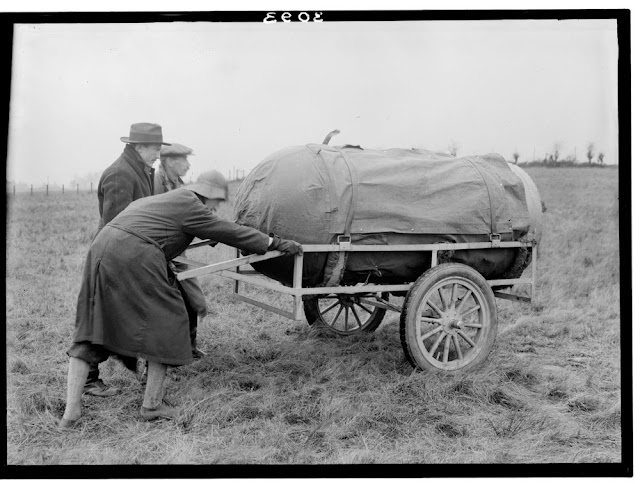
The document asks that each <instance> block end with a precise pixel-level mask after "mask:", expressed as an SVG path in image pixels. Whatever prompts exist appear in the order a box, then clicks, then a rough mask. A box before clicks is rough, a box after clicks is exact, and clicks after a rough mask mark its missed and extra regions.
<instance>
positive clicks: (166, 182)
mask: <svg viewBox="0 0 640 484" xmlns="http://www.w3.org/2000/svg"><path fill="white" fill-rule="evenodd" d="M156 171H157V172H158V174H159V175H160V182H161V183H162V186H163V187H165V189H166V190H167V191H169V190H174V189H176V188H180V187H181V186H182V185H184V181H183V180H182V178H180V177H179V176H176V177H175V178H171V177H170V176H169V173H168V172H167V170H165V169H164V166H162V164H161V165H160V166H159V167H158V169H157V170H156Z"/></svg>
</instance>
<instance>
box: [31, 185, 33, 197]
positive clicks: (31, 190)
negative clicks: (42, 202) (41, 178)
mask: <svg viewBox="0 0 640 484" xmlns="http://www.w3.org/2000/svg"><path fill="white" fill-rule="evenodd" d="M31 196H33V185H31Z"/></svg>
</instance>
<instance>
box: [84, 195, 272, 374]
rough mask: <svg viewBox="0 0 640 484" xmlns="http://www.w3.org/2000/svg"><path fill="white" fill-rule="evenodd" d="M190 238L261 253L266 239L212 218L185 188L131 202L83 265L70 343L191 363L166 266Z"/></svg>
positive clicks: (181, 308)
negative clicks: (210, 240)
mask: <svg viewBox="0 0 640 484" xmlns="http://www.w3.org/2000/svg"><path fill="white" fill-rule="evenodd" d="M194 237H199V238H201V239H212V240H215V241H219V242H222V243H224V244H227V245H231V246H234V247H237V248H239V249H242V250H244V251H247V252H251V253H257V254H263V253H265V252H266V251H267V248H268V245H269V237H268V236H267V235H266V234H264V233H262V232H260V231H258V230H255V229H252V228H250V227H243V226H240V225H237V224H235V223H233V222H230V221H226V220H223V219H221V218H220V217H218V216H217V215H215V214H214V213H212V212H211V211H210V210H209V209H208V208H207V207H206V206H205V205H204V204H203V203H202V202H201V201H200V199H199V198H198V197H197V196H196V195H195V194H194V193H193V192H192V191H190V190H189V189H187V188H178V189H176V190H172V191H170V192H167V193H165V194H162V195H157V196H153V197H146V198H141V199H139V200H136V201H134V202H132V203H131V204H130V205H129V206H128V207H127V208H126V209H124V210H123V211H122V212H121V213H120V214H119V215H118V216H117V217H115V218H114V219H113V220H112V221H111V222H110V223H108V224H107V225H105V226H104V228H103V229H102V230H101V231H100V232H99V233H98V235H97V236H96V238H95V239H94V241H93V242H92V244H91V247H90V248H89V253H88V255H87V259H86V261H85V266H84V271H83V278H82V286H81V289H80V294H79V295H78V305H77V313H76V330H75V334H74V337H73V341H74V342H82V341H88V342H90V343H93V344H98V345H102V346H104V347H105V348H106V349H107V350H109V351H111V352H113V353H116V354H120V355H125V356H131V357H136V356H137V357H140V358H144V359H146V360H149V361H155V362H159V363H164V364H167V365H176V366H177V365H184V364H188V363H190V362H191V361H192V356H191V342H190V337H189V322H188V316H187V310H186V307H185V305H184V301H183V299H182V296H181V295H180V291H179V289H178V286H177V282H176V281H175V278H174V277H173V275H172V274H171V272H170V271H169V269H168V268H167V262H168V261H170V260H171V259H173V258H174V257H176V256H177V255H179V254H181V253H182V252H183V251H184V250H185V249H186V248H187V247H188V245H189V244H190V243H191V241H192V240H193V239H194Z"/></svg>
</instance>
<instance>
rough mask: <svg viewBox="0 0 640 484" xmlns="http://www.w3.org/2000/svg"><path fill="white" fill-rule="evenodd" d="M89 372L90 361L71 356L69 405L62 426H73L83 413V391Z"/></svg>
mask: <svg viewBox="0 0 640 484" xmlns="http://www.w3.org/2000/svg"><path fill="white" fill-rule="evenodd" d="M88 374H89V363H87V362H86V361H84V360H81V359H79V358H74V357H73V356H71V357H69V372H68V374H67V406H66V408H65V410H64V415H63V416H62V420H60V425H59V426H60V427H61V428H69V427H72V426H73V425H74V424H75V423H76V420H78V419H79V418H80V416H81V415H82V401H81V400H82V392H83V390H84V384H85V382H86V381H87V375H88Z"/></svg>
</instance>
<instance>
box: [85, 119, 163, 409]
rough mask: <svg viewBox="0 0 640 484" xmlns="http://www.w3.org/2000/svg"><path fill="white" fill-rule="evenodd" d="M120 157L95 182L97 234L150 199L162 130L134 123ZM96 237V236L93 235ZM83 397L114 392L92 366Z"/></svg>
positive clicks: (96, 368)
mask: <svg viewBox="0 0 640 484" xmlns="http://www.w3.org/2000/svg"><path fill="white" fill-rule="evenodd" d="M120 141H122V142H124V143H126V146H125V148H124V151H123V152H122V154H121V155H120V157H119V158H118V159H117V160H116V161H114V162H113V163H112V164H111V166H109V167H108V168H107V169H106V170H105V171H104V172H103V173H102V176H101V177H100V181H99V182H98V210H99V212H100V222H99V224H98V232H100V230H101V229H102V227H104V226H105V225H106V224H108V223H109V222H110V221H111V220H112V219H113V218H114V217H115V216H116V215H118V214H119V213H120V212H122V211H123V210H124V209H125V208H126V207H127V206H128V205H129V204H130V203H131V202H133V201H134V200H137V199H139V198H143V197H148V196H151V195H153V176H154V169H153V163H154V162H155V160H156V159H158V156H159V155H160V148H161V147H162V146H163V145H166V146H168V145H169V143H165V142H164V141H163V139H162V127H161V126H160V125H159V124H155V123H134V124H132V125H131V129H130V130H129V136H123V137H121V138H120ZM96 236H97V235H96ZM84 391H85V393H86V394H88V395H93V396H97V397H111V396H114V395H116V394H118V391H119V390H118V389H116V388H110V387H108V386H107V385H106V384H105V383H104V382H103V381H102V380H101V379H100V370H99V369H98V365H97V363H96V364H92V365H91V369H90V371H89V375H88V377H87V383H86V385H85V390H84Z"/></svg>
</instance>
